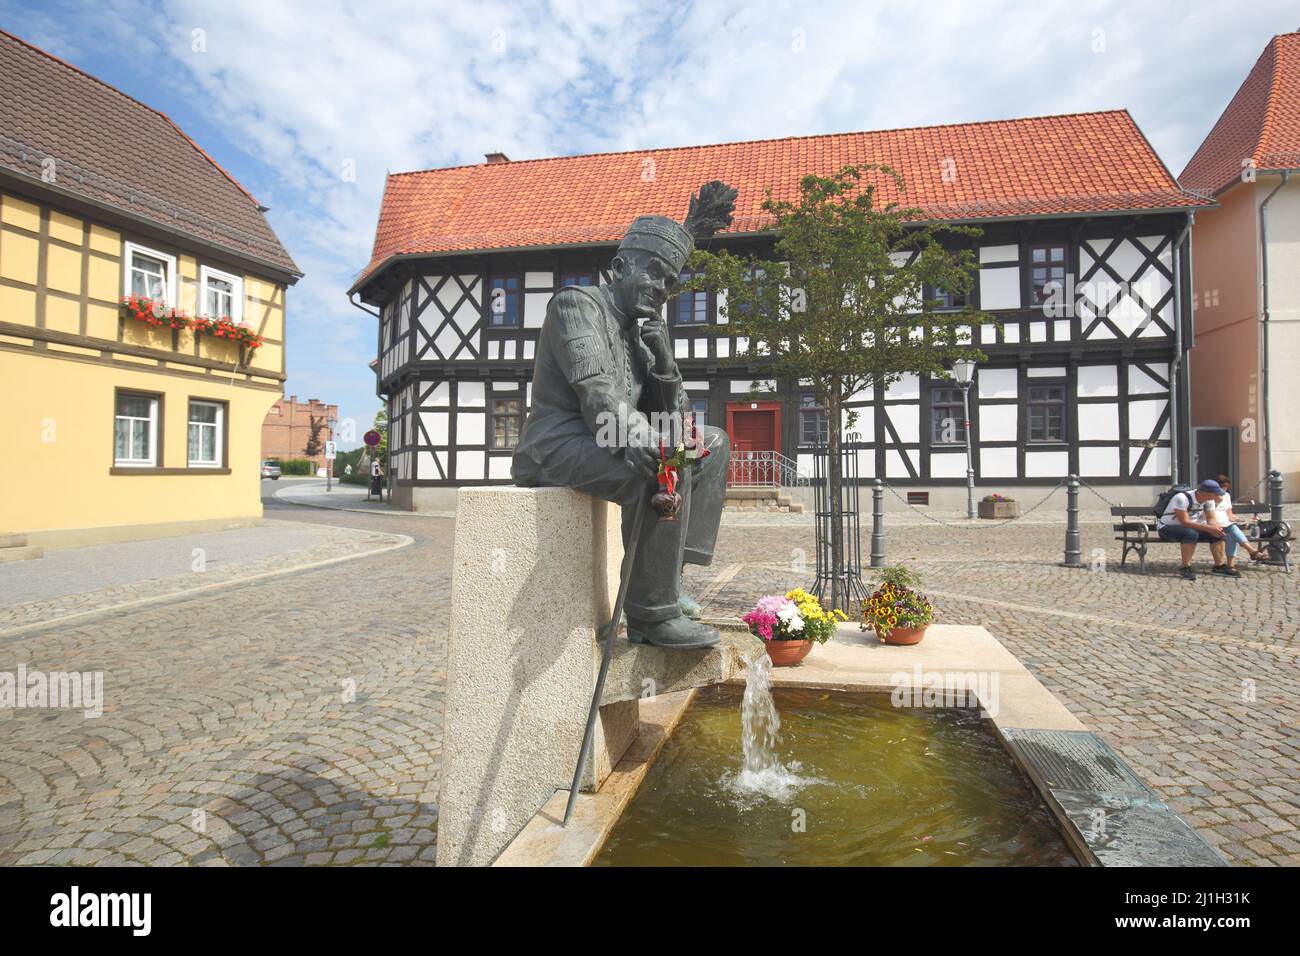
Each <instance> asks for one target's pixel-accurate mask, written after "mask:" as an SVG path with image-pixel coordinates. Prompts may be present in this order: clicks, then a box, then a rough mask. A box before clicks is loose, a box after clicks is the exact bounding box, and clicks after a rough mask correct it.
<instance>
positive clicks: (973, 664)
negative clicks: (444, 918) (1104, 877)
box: [493, 623, 1223, 866]
mask: <svg viewBox="0 0 1300 956" xmlns="http://www.w3.org/2000/svg"><path fill="white" fill-rule="evenodd" d="M744 641H748V642H749V643H750V644H751V645H755V642H754V639H753V638H752V637H750V636H749V635H748V634H746V633H744V632H743V631H741V632H740V633H737V631H736V630H735V629H734V628H733V629H732V630H731V631H730V632H729V633H728V639H727V646H728V648H729V651H728V653H734V654H736V655H737V656H738V658H740V657H743V658H745V659H748V657H749V656H750V654H751V653H752V652H747V651H746V649H745V647H744V644H743V642H744ZM635 663H636V662H635V658H634V657H631V656H629V657H626V659H625V660H624V662H623V666H624V667H627V668H631V667H633V666H634V665H635ZM682 666H683V667H685V666H687V665H685V664H683V665H682ZM710 666H711V665H710ZM743 666H744V665H743V664H741V665H740V668H741V669H743ZM621 673H622V675H623V676H622V677H621V678H620V686H621V687H622V688H623V689H622V690H620V691H619V693H625V692H627V691H628V690H630V689H631V687H632V686H633V684H634V682H635V671H634V670H624V671H621ZM643 673H644V672H643ZM952 673H962V674H973V675H984V678H985V686H989V685H990V683H991V682H990V680H989V678H991V677H992V675H996V684H995V685H992V686H996V688H997V694H996V700H989V701H984V700H980V704H981V706H982V707H983V709H984V711H985V713H986V715H987V717H988V719H989V720H990V721H991V723H992V725H993V728H994V730H995V731H996V733H997V734H998V736H999V737H1000V739H1001V740H1002V742H1003V744H1004V746H1005V747H1006V748H1007V750H1008V752H1009V753H1010V754H1011V756H1012V757H1013V759H1014V760H1015V761H1016V763H1017V764H1018V766H1019V767H1020V769H1021V771H1022V772H1023V773H1024V775H1025V777H1026V778H1027V779H1028V781H1029V782H1030V784H1031V785H1032V786H1033V787H1034V788H1035V789H1037V791H1038V792H1039V794H1040V796H1041V797H1042V798H1043V800H1044V802H1045V803H1046V804H1047V806H1048V808H1049V810H1051V812H1052V813H1053V815H1054V816H1055V817H1056V819H1057V823H1058V824H1059V826H1060V828H1061V831H1062V834H1063V835H1064V837H1065V839H1066V841H1067V843H1068V844H1069V846H1070V848H1071V850H1072V851H1073V852H1074V854H1075V856H1076V857H1077V858H1078V859H1079V860H1080V861H1082V862H1084V863H1086V864H1089V865H1210V866H1217V865H1223V860H1222V858H1221V857H1220V856H1219V855H1218V854H1217V853H1216V852H1215V851H1214V850H1213V849H1212V848H1211V847H1209V846H1208V845H1207V844H1205V843H1204V841H1202V840H1201V839H1200V837H1199V836H1198V835H1197V834H1196V833H1195V831H1193V830H1192V829H1191V828H1190V827H1189V826H1188V825H1187V824H1186V823H1185V822H1184V821H1183V820H1182V819H1181V818H1180V817H1179V816H1178V815H1177V814H1176V813H1175V812H1174V811H1173V810H1171V809H1170V808H1169V807H1167V806H1166V805H1165V804H1164V803H1163V801H1161V800H1160V798H1159V797H1158V796H1157V795H1156V794H1155V793H1154V792H1152V791H1151V790H1150V788H1148V787H1147V786H1146V785H1145V784H1144V783H1142V782H1141V780H1140V779H1139V778H1138V777H1137V775H1136V774H1134V773H1133V772H1132V770H1130V769H1129V768H1128V766H1127V764H1125V763H1124V761H1123V760H1122V759H1121V758H1120V757H1119V756H1118V755H1117V754H1115V753H1114V751H1112V750H1111V749H1110V748H1109V747H1108V746H1106V745H1105V743H1104V742H1103V741H1101V740H1100V739H1099V738H1097V737H1096V735H1094V734H1091V733H1089V732H1088V730H1087V728H1085V727H1084V725H1083V724H1082V723H1080V721H1079V720H1078V719H1077V718H1076V717H1074V715H1073V714H1071V713H1070V712H1069V710H1068V709H1067V708H1066V707H1065V706H1064V705H1063V704H1062V703H1061V702H1060V701H1059V700H1057V699H1056V697H1055V696H1054V695H1053V694H1052V693H1051V691H1049V690H1048V689H1047V688H1046V687H1044V686H1043V684H1042V683H1040V682H1039V681H1038V680H1037V678H1035V677H1034V676H1033V675H1032V674H1031V673H1030V672H1029V671H1028V670H1027V669H1026V668H1025V667H1024V665H1023V664H1022V663H1021V662H1020V661H1019V660H1018V659H1017V658H1016V657H1015V655H1014V654H1012V653H1011V652H1010V651H1008V650H1007V649H1006V648H1005V647H1004V646H1003V645H1002V644H1001V643H1000V642H999V641H997V639H996V638H994V637H993V635H992V634H990V633H989V632H988V631H987V630H986V629H984V628H983V627H979V626H971V625H932V626H931V627H930V629H929V631H928V632H927V634H926V638H925V640H924V641H922V642H921V643H920V644H916V645H912V646H907V647H896V646H888V645H883V644H880V643H879V642H878V641H877V640H876V639H875V637H874V636H872V635H866V634H863V633H862V632H861V631H860V630H859V629H858V626H857V625H856V624H853V623H850V624H844V625H841V626H840V628H839V630H838V633H837V635H836V637H835V638H834V639H833V640H832V641H830V642H829V643H827V644H825V645H822V646H820V647H817V648H815V649H814V650H813V652H812V654H810V655H809V656H808V657H807V658H806V659H805V660H804V662H803V663H802V664H801V665H800V666H798V667H783V668H774V669H773V671H772V685H773V687H774V688H775V687H780V686H797V687H804V688H813V687H816V688H823V689H828V690H841V691H850V692H853V691H857V692H864V691H866V692H871V691H875V692H884V691H890V692H892V691H894V690H895V689H896V688H903V689H905V690H911V691H916V692H917V693H921V692H923V691H924V690H925V689H926V688H927V687H932V686H933V681H934V675H936V674H952ZM611 677H612V671H611ZM727 679H728V680H730V681H732V682H743V680H744V678H743V674H742V672H741V670H737V671H736V672H735V673H734V674H733V676H731V677H729V678H727ZM705 683H708V682H705ZM687 686H689V685H687ZM694 693H695V691H694V690H685V691H682V692H679V693H673V692H671V688H666V689H665V692H664V693H662V694H660V695H659V696H656V697H653V698H649V699H644V698H643V699H642V700H641V702H640V728H639V733H638V734H637V735H636V737H635V739H634V740H633V741H632V743H631V745H630V746H629V748H628V749H627V751H626V752H625V753H624V756H623V758H622V759H621V760H620V761H619V762H618V763H617V765H616V766H615V767H614V768H613V771H612V773H611V774H610V775H609V777H608V778H607V779H606V780H605V782H604V783H603V784H602V785H601V787H600V788H599V790H597V791H596V792H594V793H583V794H580V795H579V798H578V801H577V805H576V807H575V810H574V818H573V820H572V821H571V823H570V826H569V827H568V828H565V827H563V826H561V825H560V824H561V820H562V819H563V815H564V807H565V803H566V801H567V798H568V792H567V790H561V791H558V792H557V793H556V794H555V795H554V796H553V797H552V798H551V799H550V800H549V801H548V802H547V803H546V804H545V805H544V806H543V807H542V809H541V810H540V811H539V812H538V813H537V814H536V815H535V816H534V817H533V818H532V819H531V820H529V821H528V823H527V824H526V825H525V826H524V827H523V829H522V830H521V831H520V832H519V833H518V835H517V836H516V837H515V838H514V840H513V841H511V843H510V844H509V845H508V846H507V847H506V849H505V850H504V851H503V852H502V853H501V854H500V856H499V857H498V858H497V859H496V861H495V862H494V864H493V865H495V866H586V865H588V864H589V863H591V861H592V860H593V859H594V858H595V857H596V855H597V854H598V853H599V852H600V849H601V847H602V846H603V844H604V842H605V840H606V838H607V837H608V836H609V833H610V831H611V830H612V829H613V827H614V824H615V823H616V822H617V820H618V818H619V816H620V815H621V814H622V812H623V810H624V809H625V808H626V806H627V804H628V802H629V801H630V800H631V798H632V797H633V795H634V794H635V793H636V790H637V788H638V787H639V786H640V784H641V781H642V780H643V779H644V777H645V775H646V773H647V771H648V770H649V768H650V766H651V764H652V763H653V761H654V760H655V758H656V757H657V755H658V754H659V752H660V750H661V748H662V747H663V744H664V742H665V741H666V740H667V738H668V736H669V735H670V734H671V733H672V731H673V729H674V727H675V726H676V725H677V723H678V721H679V720H680V719H681V717H682V715H683V714H684V713H685V711H686V709H687V708H688V707H689V705H690V702H691V698H692V696H693V694H694ZM621 699H629V698H621ZM1098 807H1101V808H1103V809H1104V811H1105V814H1106V820H1107V826H1106V827H1105V828H1104V830H1103V831H1098V829H1097V827H1096V819H1097V808H1098Z"/></svg>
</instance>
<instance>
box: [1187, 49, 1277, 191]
mask: <svg viewBox="0 0 1300 956" xmlns="http://www.w3.org/2000/svg"><path fill="white" fill-rule="evenodd" d="M1246 159H1250V160H1253V162H1254V165H1255V167H1256V169H1298V168H1300V33H1284V34H1282V35H1280V36H1275V37H1273V39H1272V40H1270V41H1269V42H1268V46H1266V47H1265V48H1264V52H1263V53H1261V54H1260V57H1259V59H1258V60H1256V61H1255V66H1254V68H1253V69H1251V71H1250V74H1249V75H1248V76H1247V77H1246V80H1245V82H1243V83H1242V84H1241V87H1240V88H1239V89H1238V90H1237V93H1236V95H1235V96H1234V97H1233V98H1232V102H1230V103H1229V104H1228V107H1227V109H1225V110H1224V111H1223V115H1221V116H1220V117H1219V121H1218V122H1217V123H1215V124H1214V128H1213V129H1212V130H1210V135H1209V136H1207V137H1205V142H1203V143H1201V146H1200V148H1199V149H1198V150H1197V151H1196V154H1195V155H1194V156H1193V157H1192V158H1191V160H1190V161H1189V162H1188V163H1187V168H1186V169H1184V170H1183V173H1182V175H1181V176H1179V177H1178V180H1179V182H1181V183H1182V184H1183V185H1184V186H1185V187H1187V188H1188V189H1197V190H1204V191H1205V192H1206V193H1208V194H1216V193H1219V192H1221V191H1222V190H1224V189H1226V188H1227V187H1229V186H1231V185H1233V184H1234V183H1236V182H1238V181H1239V179H1240V176H1241V169H1242V161H1243V160H1246Z"/></svg>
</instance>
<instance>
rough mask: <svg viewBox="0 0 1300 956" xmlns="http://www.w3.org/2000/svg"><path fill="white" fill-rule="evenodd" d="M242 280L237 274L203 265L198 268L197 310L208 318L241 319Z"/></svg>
mask: <svg viewBox="0 0 1300 956" xmlns="http://www.w3.org/2000/svg"><path fill="white" fill-rule="evenodd" d="M243 304H244V280H242V279H241V278H239V276H236V275H231V274H230V273H229V272H222V271H220V270H219V269H211V268H209V267H207V266H203V267H201V268H200V269H199V312H201V313H202V314H203V315H206V316H207V317H208V318H210V319H220V318H228V319H230V320H232V321H234V322H239V321H242V319H243V317H244V316H243V311H244V305H243Z"/></svg>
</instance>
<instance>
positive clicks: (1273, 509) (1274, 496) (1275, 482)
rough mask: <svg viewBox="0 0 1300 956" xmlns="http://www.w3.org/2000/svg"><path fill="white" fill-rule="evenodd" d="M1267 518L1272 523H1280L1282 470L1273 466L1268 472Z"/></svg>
mask: <svg viewBox="0 0 1300 956" xmlns="http://www.w3.org/2000/svg"><path fill="white" fill-rule="evenodd" d="M1268 505H1269V516H1268V520H1269V521H1271V522H1273V524H1275V525H1278V524H1281V523H1282V472H1280V471H1278V470H1277V469H1276V468H1274V469H1273V470H1272V471H1270V472H1269V473H1268Z"/></svg>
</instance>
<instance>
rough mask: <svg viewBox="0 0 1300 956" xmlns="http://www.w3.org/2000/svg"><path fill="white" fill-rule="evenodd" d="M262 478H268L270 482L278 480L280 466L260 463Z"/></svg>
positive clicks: (265, 462) (266, 462) (267, 462)
mask: <svg viewBox="0 0 1300 956" xmlns="http://www.w3.org/2000/svg"><path fill="white" fill-rule="evenodd" d="M262 477H263V478H270V479H271V480H272V481H279V480H280V466H279V465H274V464H272V463H271V462H269V461H264V462H262Z"/></svg>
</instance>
